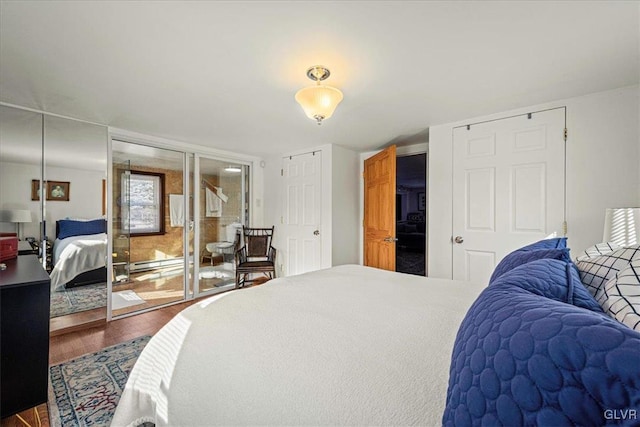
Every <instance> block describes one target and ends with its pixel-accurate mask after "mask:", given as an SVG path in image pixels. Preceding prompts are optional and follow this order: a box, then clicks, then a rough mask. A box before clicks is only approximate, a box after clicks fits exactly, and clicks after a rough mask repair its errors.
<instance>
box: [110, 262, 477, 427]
mask: <svg viewBox="0 0 640 427" xmlns="http://www.w3.org/2000/svg"><path fill="white" fill-rule="evenodd" d="M483 287H484V286H479V285H472V284H470V283H466V282H460V281H451V280H445V279H432V278H424V277H417V276H412V275H406V274H400V273H393V272H388V271H381V270H377V269H373V268H369V267H362V266H356V265H346V266H339V267H334V268H331V269H327V270H321V271H317V272H312V273H307V274H303V275H299V276H293V277H285V278H279V279H274V280H271V281H269V282H268V283H267V284H265V285H262V286H259V287H254V288H249V289H243V290H238V291H232V292H228V293H225V294H221V295H218V296H214V297H211V298H208V299H206V300H204V301H202V302H200V303H197V304H194V305H192V306H191V307H189V308H187V309H185V310H184V311H183V312H181V313H180V314H178V315H177V316H176V317H175V318H174V319H173V320H172V321H171V322H169V323H168V324H167V325H166V326H165V327H164V328H163V329H161V330H160V331H159V332H158V333H157V334H156V335H155V336H154V337H153V338H152V340H151V341H150V342H149V344H148V345H147V347H146V348H145V350H144V351H143V352H142V354H141V355H140V358H139V359H138V361H137V363H136V365H135V367H134V368H133V370H132V372H131V375H130V377H129V380H128V383H127V385H126V387H125V390H124V392H123V395H122V397H121V399H120V402H119V404H118V407H117V409H116V413H115V416H114V418H113V424H112V425H114V426H137V425H140V424H142V423H143V422H151V423H154V424H155V425H156V426H167V425H220V424H222V425H230V424H234V425H238V424H241V425H256V424H260V425H265V424H277V425H301V424H315V425H327V424H329V425H335V424H342V425H344V424H350V425H416V424H420V425H439V424H441V422H442V414H443V411H444V405H445V398H446V392H447V382H448V375H449V364H450V360H451V352H452V348H453V343H454V340H455V337H456V331H457V329H458V326H459V325H460V323H461V321H462V319H463V317H464V315H465V313H466V312H467V310H468V308H469V307H470V306H471V304H472V302H473V301H474V299H475V298H476V297H477V295H478V294H479V293H480V291H481V290H482V288H483Z"/></svg>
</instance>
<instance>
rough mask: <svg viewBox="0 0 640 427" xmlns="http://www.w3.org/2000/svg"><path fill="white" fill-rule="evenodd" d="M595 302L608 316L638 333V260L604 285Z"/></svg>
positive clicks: (639, 308) (639, 294)
mask: <svg viewBox="0 0 640 427" xmlns="http://www.w3.org/2000/svg"><path fill="white" fill-rule="evenodd" d="M596 300H597V301H598V303H599V304H600V306H601V307H602V310H603V311H604V312H605V313H607V314H608V315H609V316H611V317H613V318H614V319H616V320H618V321H619V322H620V323H623V324H625V325H626V326H628V327H630V328H631V329H635V330H636V331H639V332H640V258H638V259H635V260H633V261H631V264H629V265H628V266H627V268H625V269H624V270H620V271H619V272H618V274H616V275H615V276H614V277H613V278H611V280H609V281H608V282H607V283H605V284H604V286H602V287H601V288H600V290H599V291H598V295H596Z"/></svg>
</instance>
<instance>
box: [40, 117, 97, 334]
mask: <svg viewBox="0 0 640 427" xmlns="http://www.w3.org/2000/svg"><path fill="white" fill-rule="evenodd" d="M106 172H107V130H106V128H105V127H103V126H98V125H93V124H89V123H84V122H79V121H74V120H68V119H63V118H59V117H52V116H45V118H44V185H43V189H42V190H41V193H42V195H43V203H44V205H45V209H44V212H45V227H44V229H45V240H46V241H47V264H46V265H47V271H49V273H50V276H51V317H52V318H56V319H54V321H52V323H51V329H52V331H53V330H56V329H58V328H60V329H66V328H68V327H73V326H77V325H78V324H83V323H88V322H93V321H96V320H100V319H105V318H106V305H107V283H106V282H107V270H106V266H105V261H106V255H107V234H106V232H107V227H106V225H107V223H106V218H105V216H104V212H103V198H104V195H103V181H104V180H105V179H106Z"/></svg>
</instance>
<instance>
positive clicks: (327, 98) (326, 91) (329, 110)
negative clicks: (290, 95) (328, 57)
mask: <svg viewBox="0 0 640 427" xmlns="http://www.w3.org/2000/svg"><path fill="white" fill-rule="evenodd" d="M330 74H331V73H330V72H329V69H327V68H325V67H323V66H322V65H315V66H313V67H311V68H309V69H308V70H307V77H309V78H310V79H311V80H313V81H315V82H316V85H315V86H309V87H305V88H303V89H300V90H299V91H298V93H296V101H298V103H299V104H300V106H301V107H302V109H303V110H304V113H305V114H306V115H307V117H309V118H310V119H313V120H315V121H316V122H317V123H318V124H321V123H322V121H323V120H325V119H328V118H329V117H331V116H332V115H333V112H334V111H335V110H336V107H337V106H338V104H339V103H340V101H342V98H343V96H342V92H340V91H339V90H338V89H336V88H334V87H331V86H325V85H322V84H320V82H321V81H323V80H325V79H326V78H327V77H329V75H330Z"/></svg>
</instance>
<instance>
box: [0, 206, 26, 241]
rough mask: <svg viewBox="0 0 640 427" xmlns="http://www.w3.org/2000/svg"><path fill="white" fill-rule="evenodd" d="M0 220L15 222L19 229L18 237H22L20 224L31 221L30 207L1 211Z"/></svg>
mask: <svg viewBox="0 0 640 427" xmlns="http://www.w3.org/2000/svg"><path fill="white" fill-rule="evenodd" d="M0 222H15V223H16V224H18V225H17V227H16V228H17V229H18V238H19V239H22V233H21V231H22V229H21V227H20V224H22V223H24V222H31V211H30V210H28V209H10V210H5V211H0Z"/></svg>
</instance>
